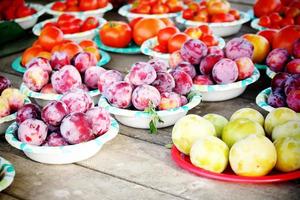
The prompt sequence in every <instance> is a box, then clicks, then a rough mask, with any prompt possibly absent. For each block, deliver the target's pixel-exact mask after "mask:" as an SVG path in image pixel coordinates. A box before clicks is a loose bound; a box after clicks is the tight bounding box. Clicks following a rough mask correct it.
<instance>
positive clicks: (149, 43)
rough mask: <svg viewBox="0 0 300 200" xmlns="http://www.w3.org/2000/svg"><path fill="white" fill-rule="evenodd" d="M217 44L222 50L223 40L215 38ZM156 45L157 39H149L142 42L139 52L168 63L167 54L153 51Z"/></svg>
mask: <svg viewBox="0 0 300 200" xmlns="http://www.w3.org/2000/svg"><path fill="white" fill-rule="evenodd" d="M217 39H218V41H219V44H218V46H219V47H220V48H221V49H223V48H224V47H225V40H224V39H223V38H221V37H217ZM156 45H158V41H157V37H153V38H150V39H148V40H146V41H145V42H143V44H142V46H141V52H142V53H143V54H145V55H148V56H150V57H152V58H160V59H163V60H165V61H166V62H169V59H170V55H171V54H169V53H160V52H158V51H154V50H153V48H154V47H155V46H156Z"/></svg>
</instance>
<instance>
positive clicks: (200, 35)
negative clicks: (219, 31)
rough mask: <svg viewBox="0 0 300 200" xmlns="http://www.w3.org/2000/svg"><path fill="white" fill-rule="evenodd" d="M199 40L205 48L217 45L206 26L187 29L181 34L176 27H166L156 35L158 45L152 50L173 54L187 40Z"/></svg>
mask: <svg viewBox="0 0 300 200" xmlns="http://www.w3.org/2000/svg"><path fill="white" fill-rule="evenodd" d="M190 38H193V39H199V40H201V41H202V42H204V43H205V44H206V45H207V46H216V45H218V43H219V42H218V40H217V39H216V38H215V37H214V36H213V35H212V30H211V29H210V28H209V27H208V26H207V25H201V26H199V27H189V28H187V29H186V30H185V31H184V32H183V33H181V32H180V31H179V30H178V29H177V28H176V27H174V26H173V27H172V26H169V27H166V28H164V29H161V30H160V31H159V32H158V34H157V41H158V45H156V46H155V47H154V48H153V50H154V51H158V52H160V53H173V52H175V51H177V50H179V49H180V48H181V47H182V45H183V43H185V42H186V41H187V40H188V39H190Z"/></svg>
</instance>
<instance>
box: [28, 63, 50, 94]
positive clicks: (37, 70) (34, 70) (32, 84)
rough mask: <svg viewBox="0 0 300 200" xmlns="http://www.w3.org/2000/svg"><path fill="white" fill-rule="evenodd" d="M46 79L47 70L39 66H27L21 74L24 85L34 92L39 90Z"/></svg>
mask: <svg viewBox="0 0 300 200" xmlns="http://www.w3.org/2000/svg"><path fill="white" fill-rule="evenodd" d="M48 81H49V74H48V72H47V71H45V70H44V69H43V68H41V67H39V66H32V67H30V68H28V69H27V70H26V71H25V73H24V75H23V82H24V83H25V85H26V86H27V87H28V88H29V89H31V90H33V91H35V92H38V91H40V90H41V89H42V88H43V87H44V85H46V84H47V83H48Z"/></svg>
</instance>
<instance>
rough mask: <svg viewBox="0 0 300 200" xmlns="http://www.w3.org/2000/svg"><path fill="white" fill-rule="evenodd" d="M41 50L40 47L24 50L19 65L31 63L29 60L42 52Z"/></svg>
mask: <svg viewBox="0 0 300 200" xmlns="http://www.w3.org/2000/svg"><path fill="white" fill-rule="evenodd" d="M42 51H43V49H42V48H41V47H38V46H36V47H29V48H28V49H26V50H25V51H24V53H23V55H22V60H21V64H22V65H23V66H25V65H26V64H27V63H28V62H30V61H31V59H33V58H35V57H37V55H38V54H39V53H40V52H42Z"/></svg>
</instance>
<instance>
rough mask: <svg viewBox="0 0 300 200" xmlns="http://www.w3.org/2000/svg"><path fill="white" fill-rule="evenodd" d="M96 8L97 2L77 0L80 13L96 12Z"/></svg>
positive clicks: (95, 0) (93, 0) (94, 0)
mask: <svg viewBox="0 0 300 200" xmlns="http://www.w3.org/2000/svg"><path fill="white" fill-rule="evenodd" d="M97 8H98V1H97V0H79V9H80V10H82V11H86V10H96V9H97Z"/></svg>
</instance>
